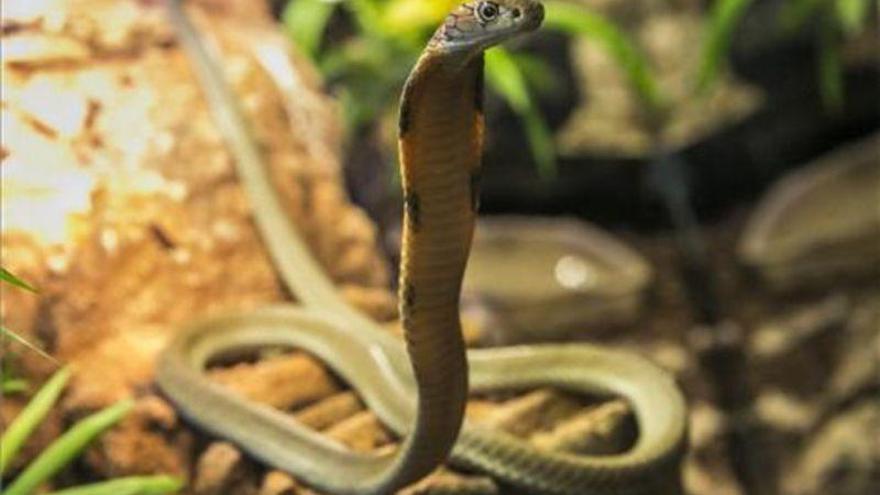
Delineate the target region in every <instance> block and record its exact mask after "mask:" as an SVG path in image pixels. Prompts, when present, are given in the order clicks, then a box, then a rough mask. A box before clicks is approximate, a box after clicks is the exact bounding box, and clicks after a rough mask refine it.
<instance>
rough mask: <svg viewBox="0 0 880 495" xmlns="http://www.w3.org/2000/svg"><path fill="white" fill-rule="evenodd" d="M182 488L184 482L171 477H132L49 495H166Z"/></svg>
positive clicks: (68, 489) (76, 487)
mask: <svg viewBox="0 0 880 495" xmlns="http://www.w3.org/2000/svg"><path fill="white" fill-rule="evenodd" d="M181 488H183V482H181V481H180V480H179V479H177V478H172V477H170V476H130V477H126V478H117V479H114V480H110V481H101V482H99V483H92V484H89V485H82V486H75V487H72V488H65V489H64V490H58V491H55V492H51V493H49V494H48V495H164V494H166V493H174V492H177V491H179V490H180V489H181Z"/></svg>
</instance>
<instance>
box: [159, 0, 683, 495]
mask: <svg viewBox="0 0 880 495" xmlns="http://www.w3.org/2000/svg"><path fill="white" fill-rule="evenodd" d="M168 9H169V12H170V19H171V23H172V25H173V26H174V29H175V32H176V34H177V37H178V41H179V43H180V45H181V46H182V48H183V50H184V52H185V53H186V54H187V56H188V57H189V59H190V61H191V67H192V70H193V71H194V72H195V74H196V77H197V78H198V80H199V81H200V84H201V87H202V90H203V93H204V96H205V98H206V100H207V102H208V105H209V109H210V111H211V115H212V118H213V120H214V121H215V122H216V125H217V126H218V129H219V130H220V132H221V134H222V135H223V137H224V140H225V142H226V145H227V146H228V147H229V149H230V151H231V153H232V155H233V157H234V162H235V167H236V174H237V176H238V179H239V180H240V182H241V183H242V187H243V188H244V190H245V192H246V194H247V197H248V199H249V201H250V203H251V207H252V209H253V218H254V222H255V225H256V227H257V230H258V232H259V233H260V236H261V238H262V240H263V243H264V244H265V246H266V249H267V251H268V253H269V255H270V258H271V260H272V263H273V265H274V267H275V269H276V271H277V273H278V275H279V277H280V279H281V280H282V281H283V283H284V284H285V285H286V287H287V289H288V290H289V291H290V293H291V295H292V296H294V298H295V300H296V303H293V302H289V303H276V304H271V305H267V306H265V307H261V308H258V309H256V310H249V311H243V312H242V311H238V312H230V313H224V314H220V315H216V316H211V317H203V318H198V319H195V320H193V321H191V322H188V323H186V324H184V325H183V326H182V327H181V328H179V329H178V331H177V332H176V333H175V334H174V336H173V337H172V338H171V339H170V342H169V343H168V345H167V346H166V348H165V349H164V350H163V351H162V352H161V353H160V356H159V358H158V361H157V367H156V381H157V383H158V385H159V387H160V389H161V390H162V392H163V393H164V394H165V396H167V397H168V398H169V399H170V400H171V401H172V403H173V404H174V405H175V407H176V408H177V409H178V410H179V411H180V412H181V414H182V415H183V416H184V418H185V419H186V420H188V421H190V422H192V423H194V424H195V425H196V426H197V427H198V428H200V429H202V430H204V431H206V432H208V433H209V434H212V435H216V436H218V437H221V438H225V439H228V440H229V441H231V442H233V443H234V444H236V445H237V446H239V447H240V448H241V449H242V450H244V451H245V452H247V453H248V454H250V455H251V456H252V457H253V458H255V459H257V460H259V461H261V462H263V463H265V464H267V465H269V466H272V467H274V468H277V469H280V470H283V471H286V472H289V473H291V474H293V475H294V476H296V477H297V478H298V479H299V480H301V481H303V482H304V483H306V484H307V485H310V486H312V487H314V488H316V489H318V490H321V491H324V492H327V493H332V494H345V495H347V494H357V495H364V494H389V493H394V492H396V491H397V490H399V489H401V488H403V487H406V486H408V485H410V484H412V483H414V482H416V481H418V480H420V479H422V478H424V477H425V476H426V475H428V474H430V473H431V472H432V471H433V470H435V469H436V468H437V467H438V465H440V464H441V463H443V462H449V463H450V464H451V465H452V466H455V467H458V468H461V469H464V470H467V471H476V472H481V473H485V474H487V475H489V476H491V477H493V478H494V479H496V480H498V481H499V482H500V483H501V484H502V485H503V486H509V487H513V488H516V489H518V490H520V491H525V492H531V493H542V494H560V495H583V494H595V495H612V494H633V495H635V494H648V493H655V494H656V493H670V491H669V489H668V487H669V486H676V483H675V482H674V483H672V485H670V483H669V480H670V479H673V480H675V479H676V478H678V470H679V467H680V462H681V458H682V455H683V453H684V450H685V449H684V443H685V442H684V439H685V437H686V420H685V418H686V404H685V400H684V397H683V395H682V394H681V392H680V390H679V388H678V386H677V385H676V383H675V380H674V378H673V377H671V376H670V375H669V374H668V373H666V372H664V371H663V370H661V369H660V368H659V367H657V366H656V365H654V364H653V363H651V362H650V361H648V360H647V359H645V358H642V357H640V356H638V355H635V354H632V353H628V352H624V351H621V350H614V349H609V348H603V347H599V346H594V345H590V344H586V343H557V344H532V345H519V346H509V347H499V348H487V349H473V350H466V348H465V344H464V339H463V337H462V331H461V321H460V316H459V298H460V291H461V284H462V277H463V273H464V270H465V266H466V264H467V259H468V254H469V251H470V245H471V240H472V236H473V232H474V228H475V221H476V218H477V210H478V203H479V193H478V188H479V178H480V169H481V151H482V146H483V128H484V118H483V103H482V102H483V91H484V89H483V65H484V56H483V52H484V50H486V49H487V48H489V47H491V46H494V45H496V44H498V43H500V42H502V41H506V40H509V39H511V38H514V37H516V36H519V35H521V34H523V33H527V32H530V31H534V30H535V29H537V28H538V26H539V25H540V24H541V23H542V20H543V16H544V10H543V7H542V5H541V4H540V3H539V2H537V1H535V0H491V1H489V0H476V1H467V2H465V3H463V4H461V5H459V6H457V7H455V8H454V9H453V10H452V11H451V13H450V14H449V15H448V16H447V17H446V19H445V21H444V22H443V23H442V24H441V25H440V26H439V27H438V28H437V30H436V32H435V33H434V35H433V36H432V37H431V39H430V41H429V42H428V43H427V45H426V47H425V49H424V50H423V51H422V53H421V55H420V57H419V59H418V61H417V63H416V65H415V67H414V68H413V70H412V71H411V73H410V75H409V77H408V79H407V81H406V83H405V85H404V89H403V91H402V95H401V99H400V113H399V139H398V150H399V162H400V171H401V178H402V180H401V183H402V189H403V198H404V201H403V203H404V208H403V210H404V212H403V229H402V243H401V260H400V271H399V273H400V275H399V289H398V296H399V298H398V299H399V312H400V317H401V318H400V319H401V325H402V328H403V332H404V336H405V338H404V339H400V338H398V337H395V336H394V335H393V334H391V333H390V332H388V331H387V330H386V329H383V328H382V327H381V326H380V325H379V324H378V323H377V322H375V321H373V320H372V319H370V318H369V317H368V316H366V315H365V314H364V313H362V312H361V311H359V310H358V309H356V308H354V307H353V306H351V305H350V304H349V303H348V302H346V301H345V300H344V299H343V297H342V296H341V295H340V293H339V292H338V291H337V289H336V287H335V286H334V284H333V282H332V281H331V280H330V279H329V278H328V276H327V275H326V274H325V271H324V270H323V268H322V267H321V265H320V264H319V263H318V261H317V260H316V259H315V257H314V256H313V255H312V254H311V252H310V250H309V248H308V246H307V245H306V243H305V241H304V240H303V238H302V236H301V235H300V234H299V232H298V231H297V229H296V227H295V226H294V225H293V224H292V222H291V220H290V219H289V217H288V216H287V214H286V213H285V209H284V206H283V205H282V202H281V200H280V199H279V196H278V193H277V191H276V190H275V188H274V186H273V184H272V181H271V179H270V176H269V173H268V172H267V169H266V165H265V160H264V158H263V156H262V150H261V149H260V148H259V146H258V145H257V144H256V142H255V139H254V138H253V136H252V132H251V128H250V126H249V124H248V121H247V119H246V118H245V117H244V113H243V112H242V110H241V108H240V107H239V105H238V102H237V101H236V99H235V97H234V95H233V92H232V90H231V88H230V87H229V84H228V82H227V81H225V79H224V77H223V74H222V71H221V69H220V67H219V62H218V61H217V60H218V58H217V57H218V55H217V54H216V53H215V52H213V51H212V47H211V46H209V45H208V44H207V43H206V42H204V41H203V40H202V39H201V37H200V35H199V33H198V31H197V30H196V28H195V26H194V25H193V23H192V21H191V19H190V18H189V17H188V14H187V13H186V11H185V10H184V8H183V6H182V5H181V4H180V0H169V1H168ZM329 227H330V226H328V228H329ZM265 347H287V348H296V349H299V350H302V351H305V352H307V353H309V354H310V355H312V356H314V357H316V358H317V359H319V360H321V361H322V362H323V363H324V364H326V365H327V366H328V367H329V368H330V369H332V370H333V371H334V372H335V373H336V374H338V376H340V377H341V378H342V379H343V380H345V381H346V382H347V384H348V385H349V386H350V387H351V388H352V389H354V390H355V391H356V392H357V393H358V394H359V396H360V397H361V399H362V400H363V402H364V403H365V404H366V406H367V407H368V408H369V409H370V410H372V411H373V412H374V413H375V414H376V415H377V416H378V417H379V418H380V420H381V421H382V422H383V423H384V424H385V425H386V426H387V427H389V428H390V429H391V430H392V431H393V432H395V434H397V435H399V436H400V437H401V438H402V442H401V444H400V445H399V446H398V447H397V448H395V449H386V450H387V451H383V452H377V453H356V452H353V451H350V450H348V449H346V448H345V447H344V446H342V445H341V444H339V443H337V442H335V441H333V440H332V439H330V438H328V437H326V436H323V435H322V434H321V433H320V432H317V431H315V430H312V429H309V428H308V427H306V426H305V425H302V424H300V423H298V422H297V421H296V420H294V419H292V418H291V417H290V416H288V415H286V414H284V413H283V412H282V411H279V410H276V409H274V408H272V407H270V406H266V405H261V404H257V403H253V402H250V401H248V400H247V399H245V398H243V397H241V396H239V395H236V394H235V393H234V392H232V391H230V390H228V389H226V388H224V387H223V386H221V385H219V384H216V383H213V382H211V381H210V380H208V379H207V378H206V376H205V369H206V368H207V366H208V365H209V364H210V363H211V360H212V359H215V358H216V357H218V356H221V355H224V354H228V353H235V352H242V351H243V350H254V349H259V348H265ZM537 387H556V388H559V389H562V390H566V391H569V392H572V393H578V394H590V395H592V396H598V397H621V398H623V399H624V400H626V401H627V402H628V403H629V405H630V406H631V409H632V410H633V413H634V416H635V418H636V423H637V425H638V438H637V439H636V440H635V442H634V445H633V446H632V447H631V448H630V449H628V450H627V451H625V452H623V453H619V454H613V455H602V456H592V455H578V454H574V453H566V452H558V451H550V450H539V449H538V448H536V447H534V446H532V445H530V444H529V443H528V442H527V441H525V440H523V439H521V438H518V437H516V436H514V435H512V434H510V433H507V432H504V431H500V430H497V429H493V428H490V427H488V426H485V425H483V426H481V425H480V424H479V423H473V422H470V421H465V420H464V411H465V405H466V403H467V399H468V394H469V393H471V392H476V393H489V392H493V391H501V390H513V391H517V390H519V391H523V390H528V389H533V388H537Z"/></svg>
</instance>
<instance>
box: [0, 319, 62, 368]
mask: <svg viewBox="0 0 880 495" xmlns="http://www.w3.org/2000/svg"><path fill="white" fill-rule="evenodd" d="M6 338H8V339H11V340H14V341H16V342H18V343H19V344H21V345H23V346H25V347H27V348H28V349H30V350H32V351H34V352H36V353H37V354H39V355H40V356H42V357H44V358H46V359H48V360H49V361H52V362H54V363H57V362H58V361H57V360H56V359H55V358H53V357H52V356H50V355H49V354H47V353H46V351H44V350H42V349H40V348H39V347H37V346H36V345H34V344H32V343H31V342H29V341H28V340H27V339H25V338H24V337H22V336H21V335H19V334H17V333H15V332H13V331H12V330H9V329H7V328H6V327H4V326H3V325H0V342H2V340H3V339H6Z"/></svg>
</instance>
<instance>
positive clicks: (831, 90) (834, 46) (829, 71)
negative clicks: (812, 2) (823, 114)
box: [819, 19, 844, 112]
mask: <svg viewBox="0 0 880 495" xmlns="http://www.w3.org/2000/svg"><path fill="white" fill-rule="evenodd" d="M819 91H820V93H821V95H822V104H823V105H824V107H825V110H826V111H829V112H839V111H840V110H841V109H842V108H843V100H844V94H843V93H844V89H843V67H842V65H841V61H840V42H839V40H838V36H837V31H836V29H835V26H834V25H833V23H832V21H831V20H830V19H824V20H823V21H822V27H821V33H820V37H819Z"/></svg>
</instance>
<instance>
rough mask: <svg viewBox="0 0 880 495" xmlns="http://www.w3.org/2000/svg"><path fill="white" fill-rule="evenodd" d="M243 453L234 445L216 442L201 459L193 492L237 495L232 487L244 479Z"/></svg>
mask: <svg viewBox="0 0 880 495" xmlns="http://www.w3.org/2000/svg"><path fill="white" fill-rule="evenodd" d="M244 472H245V465H244V457H243V455H242V453H241V452H240V451H239V450H238V449H237V448H235V447H234V446H233V445H232V444H230V443H226V442H214V443H212V444H211V445H209V446H208V448H207V449H206V450H205V452H204V453H203V454H202V455H201V457H199V461H198V464H197V465H196V474H195V481H194V483H193V491H194V493H196V495H219V494H222V493H236V492H234V491H233V490H232V486H233V485H235V484H238V482H240V481H241V479H242V478H243V477H244Z"/></svg>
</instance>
